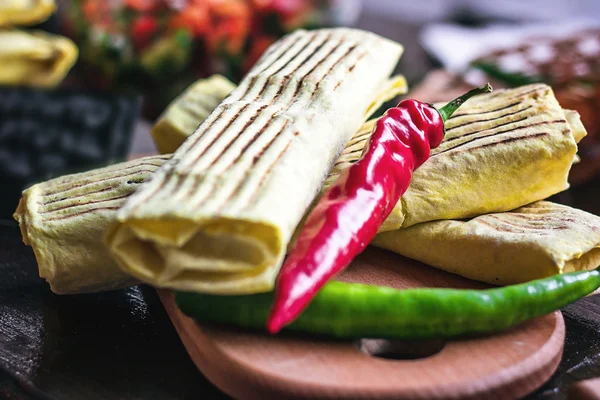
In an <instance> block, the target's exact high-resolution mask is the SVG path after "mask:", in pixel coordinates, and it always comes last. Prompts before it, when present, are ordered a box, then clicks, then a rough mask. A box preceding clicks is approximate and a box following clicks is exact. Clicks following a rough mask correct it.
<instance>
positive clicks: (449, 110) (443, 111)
mask: <svg viewBox="0 0 600 400" xmlns="http://www.w3.org/2000/svg"><path fill="white" fill-rule="evenodd" d="M491 91H492V85H490V84H489V82H488V83H486V84H485V85H484V86H482V87H478V88H475V89H471V90H469V91H468V92H467V93H465V94H463V95H462V96H459V97H457V98H456V99H454V100H452V101H451V102H449V103H448V104H446V105H445V106H444V107H442V108H440V109H438V112H439V113H440V115H441V116H442V120H443V121H444V122H446V121H447V120H448V118H450V117H451V116H452V114H454V112H455V111H456V110H457V109H458V107H460V106H461V105H462V104H463V103H464V102H465V101H467V100H469V99H470V98H471V97H473V96H477V95H478V94H483V93H489V92H491Z"/></svg>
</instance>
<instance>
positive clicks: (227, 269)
mask: <svg viewBox="0 0 600 400" xmlns="http://www.w3.org/2000/svg"><path fill="white" fill-rule="evenodd" d="M401 53H402V46H400V45H399V44H397V43H394V42H392V41H389V40H387V39H384V38H381V37H379V36H377V35H374V34H372V33H369V32H364V31H359V30H355V29H346V28H338V29H322V30H315V31H310V32H308V31H302V30H300V31H296V32H294V33H292V34H290V35H287V36H285V37H284V38H283V39H281V40H279V41H278V42H276V43H275V44H274V45H273V46H271V47H270V48H269V49H268V50H267V51H266V52H265V54H264V55H263V56H262V57H261V58H260V59H259V61H258V63H257V64H256V65H255V66H254V67H253V68H252V69H251V70H250V72H249V73H248V75H247V76H246V77H245V78H244V79H243V81H242V82H241V84H240V86H239V87H238V88H236V89H235V90H234V91H233V92H232V93H231V95H230V96H229V97H227V98H226V99H225V100H224V101H223V102H222V103H221V104H220V105H219V106H218V107H217V108H216V110H215V111H214V112H213V113H212V114H211V115H210V116H209V117H208V118H207V119H206V120H205V121H204V123H202V125H200V126H199V127H198V129H197V130H196V132H195V133H194V134H193V135H192V136H190V137H189V138H188V139H187V140H186V141H185V142H184V144H183V145H182V146H181V147H180V148H179V149H178V150H177V152H175V154H174V155H173V157H172V158H171V160H170V161H169V162H167V163H166V164H165V165H164V166H163V167H161V168H160V169H159V170H158V171H157V172H156V173H155V174H154V175H153V177H152V179H151V181H150V182H148V183H146V184H144V185H142V186H141V187H140V189H139V190H138V191H136V193H135V194H134V195H133V196H131V197H130V198H129V199H128V200H127V202H126V203H125V206H124V207H123V208H122V209H121V210H119V212H118V213H117V223H116V224H115V226H114V227H112V229H109V232H108V234H107V236H106V243H107V244H108V246H109V247H110V249H111V251H112V254H113V256H114V257H115V259H116V260H117V262H118V263H119V265H120V266H121V268H123V270H124V271H125V272H127V273H129V274H131V275H133V276H135V277H137V278H139V279H140V280H142V281H144V282H147V283H151V284H153V285H155V286H158V287H169V288H176V289H181V290H194V291H202V292H210V293H231V294H233V293H237V294H243V293H256V292H262V291H268V290H271V289H272V288H273V285H274V282H275V278H276V276H277V272H278V271H279V267H280V265H281V262H282V260H283V256H284V254H285V250H286V247H287V244H288V242H289V240H290V238H291V236H292V233H293V232H294V229H295V228H296V226H297V225H298V223H299V222H300V220H301V218H302V216H303V215H304V212H305V211H306V209H307V208H308V206H309V205H310V203H311V201H312V200H313V199H314V197H315V196H316V195H317V194H318V192H319V189H320V187H321V186H322V184H323V181H324V180H325V178H326V177H327V174H328V172H329V170H330V169H331V166H332V165H333V163H334V162H335V160H336V159H337V157H338V156H339V154H340V153H341V151H342V150H343V148H344V145H345V144H346V143H347V142H348V141H349V140H350V138H351V137H352V135H353V133H354V132H356V130H358V128H360V125H361V123H362V120H363V116H364V114H365V112H366V111H367V109H368V107H369V105H370V104H371V102H372V100H373V98H374V93H376V92H377V90H378V88H380V87H381V86H382V85H383V84H384V83H385V82H386V80H387V78H388V77H389V75H390V73H391V72H392V70H393V69H394V67H395V65H396V62H397V61H398V58H399V56H400V54H401ZM348 99H352V101H348ZM306 160H310V162H309V163H307V162H306Z"/></svg>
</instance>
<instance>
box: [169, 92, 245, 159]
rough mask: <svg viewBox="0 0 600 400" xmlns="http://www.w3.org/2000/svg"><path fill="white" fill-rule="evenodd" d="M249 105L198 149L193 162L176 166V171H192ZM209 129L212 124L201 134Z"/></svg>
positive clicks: (241, 109)
mask: <svg viewBox="0 0 600 400" xmlns="http://www.w3.org/2000/svg"><path fill="white" fill-rule="evenodd" d="M250 105H251V103H246V104H244V106H243V107H242V108H240V109H239V110H238V111H237V112H236V113H235V115H233V117H231V119H230V120H229V121H228V122H227V124H226V125H225V126H224V127H223V128H221V130H220V131H219V132H217V133H216V134H215V135H214V137H213V138H212V139H211V140H210V142H208V144H207V145H206V146H205V147H204V148H202V149H200V153H199V154H198V155H197V156H196V157H194V160H193V161H191V162H188V163H187V164H184V166H183V167H182V166H178V168H177V169H179V170H181V169H182V168H183V169H184V170H185V169H188V168H191V169H192V170H193V168H194V165H195V164H196V163H197V162H198V160H199V159H200V157H202V156H203V155H204V154H206V153H207V152H208V151H209V150H210V149H211V147H212V146H213V144H215V142H216V141H217V140H219V139H220V138H221V135H222V134H223V133H224V132H225V131H227V130H228V129H229V128H230V127H231V125H233V123H234V122H235V121H237V119H238V117H239V116H240V114H242V113H243V112H244V111H246V110H247V109H248V107H250ZM217 119H218V118H217ZM217 119H215V121H216V120H217ZM211 128H212V124H211V126H210V127H209V128H208V129H206V130H205V131H204V132H203V134H206V133H208V132H210V129H211ZM196 144H198V142H197V141H196V143H194V146H193V147H195V146H196ZM193 147H192V148H193Z"/></svg>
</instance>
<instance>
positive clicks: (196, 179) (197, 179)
mask: <svg viewBox="0 0 600 400" xmlns="http://www.w3.org/2000/svg"><path fill="white" fill-rule="evenodd" d="M267 107H268V106H267V105H265V106H262V107H261V108H259V109H258V110H257V112H256V114H255V115H254V116H253V117H251V118H250V119H249V120H248V122H247V123H246V125H245V126H244V129H247V127H248V126H250V125H252V124H254V123H255V122H256V117H257V116H258V115H260V113H261V112H262V111H263V110H264V109H265V108H267ZM273 118H275V116H274V115H271V116H270V117H269V119H268V120H267V121H266V122H265V123H264V124H263V125H262V126H261V127H260V129H259V130H258V131H257V132H256V133H255V134H254V136H253V137H252V138H251V139H250V141H249V142H248V143H247V144H246V145H245V146H244V148H243V149H242V151H241V152H240V153H239V154H238V155H237V156H236V158H235V159H234V160H233V161H232V162H230V163H229V164H228V165H227V166H226V167H225V168H224V169H223V171H222V172H221V173H222V174H224V173H226V172H227V171H229V170H230V169H231V168H232V167H233V166H234V165H235V163H236V162H237V161H238V160H239V159H240V158H241V157H242V154H243V153H244V151H246V149H247V148H248V147H249V146H250V145H251V144H252V143H254V142H255V141H256V139H258V138H259V137H260V136H261V135H262V133H263V132H264V131H265V129H266V128H267V127H268V126H269V124H270V123H271V121H272V120H273ZM244 129H243V130H244ZM243 130H242V132H243ZM234 141H235V140H234ZM222 154H223V153H222ZM217 161H218V157H217V158H216V159H215V160H213V162H212V163H211V164H210V165H209V166H208V167H207V168H210V167H212V166H213V165H214V164H215V163H216V162H217ZM203 179H204V177H203V176H202V175H195V176H194V183H193V184H192V186H191V187H190V188H189V189H188V190H187V191H186V193H185V194H184V195H183V198H184V199H186V198H191V197H192V196H193V194H194V192H196V190H198V186H199V185H200V184H201V183H202V181H203ZM216 183H217V182H216V181H214V182H212V183H210V185H211V186H210V188H209V189H208V190H207V191H206V194H205V195H204V196H202V197H200V198H199V199H194V202H196V203H200V202H202V201H204V200H205V199H206V197H207V196H210V195H211V194H213V191H214V189H215V184H216ZM175 193H176V191H175Z"/></svg>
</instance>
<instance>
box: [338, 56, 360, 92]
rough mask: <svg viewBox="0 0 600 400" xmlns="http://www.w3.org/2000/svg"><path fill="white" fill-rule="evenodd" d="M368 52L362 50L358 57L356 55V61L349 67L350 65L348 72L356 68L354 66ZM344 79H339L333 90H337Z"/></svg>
mask: <svg viewBox="0 0 600 400" xmlns="http://www.w3.org/2000/svg"><path fill="white" fill-rule="evenodd" d="M366 55H367V53H366V52H364V51H363V52H362V53H360V54H359V55H358V57H356V60H355V61H354V63H352V64H351V65H350V66H349V67H348V72H352V71H353V70H354V68H356V66H357V65H358V63H359V62H360V60H362V59H363V57H364V56H366ZM343 81H344V80H343V79H340V80H339V81H338V83H336V85H335V86H334V87H333V91H334V92H335V91H336V90H337V88H339V87H340V85H341V84H342V82H343Z"/></svg>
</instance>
